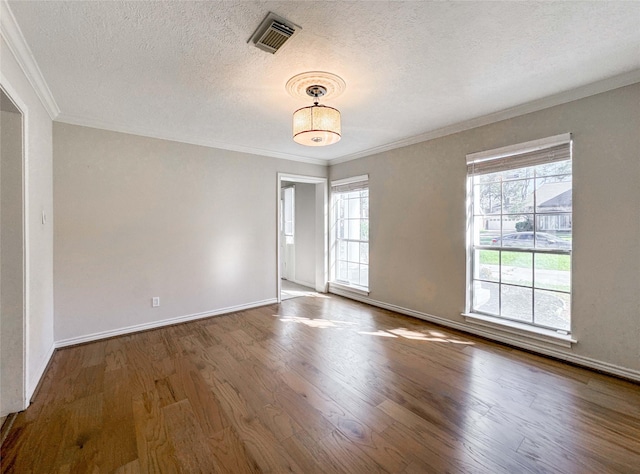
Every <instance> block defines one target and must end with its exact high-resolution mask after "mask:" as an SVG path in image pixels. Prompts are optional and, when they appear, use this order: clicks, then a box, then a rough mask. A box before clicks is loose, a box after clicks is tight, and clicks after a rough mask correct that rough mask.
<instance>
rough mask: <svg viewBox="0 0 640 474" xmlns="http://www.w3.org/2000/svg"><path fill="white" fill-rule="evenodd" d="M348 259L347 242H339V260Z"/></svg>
mask: <svg viewBox="0 0 640 474" xmlns="http://www.w3.org/2000/svg"><path fill="white" fill-rule="evenodd" d="M346 259H347V243H346V242H344V241H340V242H338V260H346Z"/></svg>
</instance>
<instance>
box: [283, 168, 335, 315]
mask: <svg viewBox="0 0 640 474" xmlns="http://www.w3.org/2000/svg"><path fill="white" fill-rule="evenodd" d="M283 181H287V182H293V183H306V184H315V185H316V186H315V187H316V205H315V210H316V212H315V214H316V218H315V221H316V243H315V262H316V280H315V290H316V291H318V292H321V293H326V292H327V285H328V284H329V272H328V270H329V246H328V243H329V240H328V238H329V212H328V211H329V205H328V203H329V200H328V199H329V188H328V185H329V184H328V179H327V178H320V177H316V176H304V175H297V174H289V173H278V179H277V183H276V184H277V187H276V209H277V211H276V214H277V216H276V219H277V220H276V236H277V237H276V239H277V240H276V289H277V291H278V294H277V299H278V303H280V301H281V291H282V285H281V280H280V279H281V276H282V272H281V269H280V221H281V219H282V216H281V209H280V188H281V186H282V182H283ZM318 229H321V231H318Z"/></svg>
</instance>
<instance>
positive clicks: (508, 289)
mask: <svg viewBox="0 0 640 474" xmlns="http://www.w3.org/2000/svg"><path fill="white" fill-rule="evenodd" d="M500 288H501V290H502V295H501V296H502V301H501V303H502V307H501V309H502V316H504V317H505V318H510V319H517V320H519V321H525V322H528V323H530V322H533V314H532V311H533V299H532V298H533V290H532V289H531V288H521V287H519V286H510V285H501V286H500Z"/></svg>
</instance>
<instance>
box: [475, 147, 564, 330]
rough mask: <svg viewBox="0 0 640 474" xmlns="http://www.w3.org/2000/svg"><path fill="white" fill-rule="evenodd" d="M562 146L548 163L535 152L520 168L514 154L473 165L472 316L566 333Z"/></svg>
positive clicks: (554, 151) (538, 151)
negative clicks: (477, 315) (504, 320)
mask: <svg viewBox="0 0 640 474" xmlns="http://www.w3.org/2000/svg"><path fill="white" fill-rule="evenodd" d="M564 146H565V147H566V149H564V150H560V148H559V147H555V148H554V150H553V151H552V152H553V153H558V154H554V155H552V156H551V158H550V159H549V158H545V157H544V150H542V151H540V150H537V151H536V153H537V157H536V156H533V157H531V156H529V157H528V158H526V159H524V160H522V163H523V164H524V166H522V167H517V164H518V161H519V160H520V156H519V155H518V153H517V152H515V153H513V156H511V157H509V156H501V157H500V158H499V159H497V160H496V161H497V162H500V163H490V162H489V160H487V161H485V162H483V163H481V164H480V166H479V168H480V170H474V168H473V165H471V166H470V171H469V186H470V194H471V196H470V197H471V208H470V212H471V215H470V220H469V224H470V234H471V235H470V239H469V241H470V246H471V247H470V253H471V258H470V275H469V278H470V281H471V284H470V285H469V288H470V295H469V305H470V310H471V312H474V313H480V314H485V315H490V316H495V317H498V318H503V319H508V320H513V321H517V322H521V323H526V324H529V325H533V326H539V327H544V328H548V329H553V330H557V331H561V332H570V328H571V247H572V179H571V178H572V170H571V168H572V162H571V156H570V143H569V142H568V141H567V143H566V144H564ZM557 150H560V151H559V152H558V151H557ZM509 158H511V159H509ZM483 166H484V168H483ZM501 166H504V169H501Z"/></svg>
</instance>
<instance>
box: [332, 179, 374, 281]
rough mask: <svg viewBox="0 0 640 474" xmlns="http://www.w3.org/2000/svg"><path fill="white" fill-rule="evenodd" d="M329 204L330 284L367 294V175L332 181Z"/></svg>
mask: <svg viewBox="0 0 640 474" xmlns="http://www.w3.org/2000/svg"><path fill="white" fill-rule="evenodd" d="M331 203H332V205H331V222H332V228H331V282H332V283H334V284H335V283H337V284H339V285H344V286H347V287H350V288H352V289H356V290H361V291H368V289H369V178H368V175H364V176H356V177H353V178H347V179H342V180H338V181H333V182H332V183H331Z"/></svg>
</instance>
